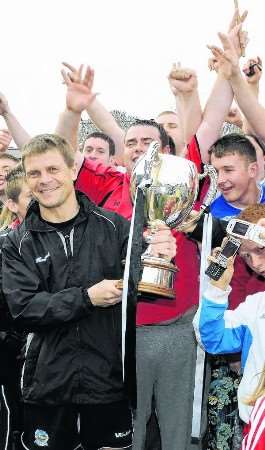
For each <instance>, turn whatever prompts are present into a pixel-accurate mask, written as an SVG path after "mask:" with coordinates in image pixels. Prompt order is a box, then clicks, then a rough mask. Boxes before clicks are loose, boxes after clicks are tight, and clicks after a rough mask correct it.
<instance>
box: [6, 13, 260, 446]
mask: <svg viewBox="0 0 265 450" xmlns="http://www.w3.org/2000/svg"><path fill="white" fill-rule="evenodd" d="M246 17H247V13H243V14H242V15H240V12H239V10H238V9H236V10H235V12H234V15H233V18H232V21H231V24H230V26H229V27H228V31H227V34H223V33H219V38H220V42H221V46H220V48H219V47H216V46H209V51H210V53H211V57H210V59H209V68H210V70H213V71H215V72H216V80H215V83H214V86H213V88H212V91H211V93H210V95H209V98H208V100H207V102H206V106H205V108H204V110H202V108H201V104H200V98H199V93H198V82H197V75H196V73H195V71H194V70H192V69H188V68H183V67H181V66H180V65H179V64H178V65H173V67H172V69H171V70H170V73H169V76H168V81H169V86H170V89H171V92H172V95H173V96H174V98H175V100H176V110H174V111H171V110H168V111H162V112H161V113H160V114H159V115H158V117H156V119H155V120H154V119H146V118H145V119H136V120H135V122H133V123H132V124H131V125H130V126H129V127H128V128H127V129H122V128H121V127H120V126H119V125H118V123H117V122H116V121H115V119H114V117H113V116H112V115H111V114H110V112H109V111H108V110H107V109H106V108H105V107H104V105H102V104H101V103H100V102H99V100H98V98H97V96H96V94H95V93H94V91H93V81H94V71H93V70H92V69H91V68H90V67H87V68H84V67H83V65H81V66H80V67H79V68H75V67H73V66H72V65H70V64H68V63H63V69H62V72H61V73H62V77H63V81H64V83H65V86H66V107H65V110H64V111H63V112H62V113H61V114H60V116H59V118H58V123H57V124H56V127H55V129H54V130H52V131H53V132H52V133H47V134H40V135H37V136H35V137H32V136H30V135H29V134H28V132H27V131H26V130H25V129H24V127H23V125H22V123H21V122H20V121H19V119H18V118H17V117H16V116H15V115H14V113H13V112H12V110H11V108H10V106H9V103H8V100H7V99H6V98H5V96H4V95H3V94H0V115H1V116H2V117H3V120H4V121H5V124H6V127H7V128H6V129H3V130H1V131H0V195H1V198H0V200H1V214H0V246H1V294H0V352H1V367H0V385H1V392H0V448H1V449H3V450H21V449H30V450H33V449H35V450H36V449H37V448H39V447H47V448H48V449H51V450H74V449H78V448H80V449H84V450H97V449H109V450H110V449H112V450H118V449H125V448H132V449H133V450H143V449H145V450H158V449H159V450H240V449H242V450H246V449H249V450H264V449H265V326H264V323H263V322H264V319H265V297H264V277H265V245H264V246H262V245H258V244H257V243H255V242H253V241H251V240H242V244H241V246H240V249H239V252H238V255H237V256H236V257H233V258H230V259H229V260H228V265H227V268H226V269H225V270H224V273H223V275H222V276H221V277H220V279H219V280H210V279H208V280H207V283H206V288H205V289H203V290H202V289H200V288H201V286H200V284H201V283H200V282H201V281H202V280H201V278H200V260H201V241H202V229H203V227H202V222H203V218H200V219H198V221H197V223H195V224H192V225H189V226H187V227H186V229H182V231H181V232H180V231H178V230H176V229H172V230H171V229H170V228H169V227H167V226H166V225H165V224H163V223H161V224H160V225H158V226H157V228H156V230H152V231H151V230H149V229H146V230H145V231H144V233H143V238H142V241H141V239H140V243H139V244H140V249H141V252H142V253H144V252H145V251H146V248H147V245H149V247H148V252H149V254H150V255H152V256H154V257H160V256H161V255H163V257H165V258H167V259H168V260H172V261H173V262H174V264H175V266H176V267H177V268H178V271H177V275H176V276H175V279H174V289H175V292H176V298H174V299H173V300H172V299H170V300H169V299H166V298H164V297H163V298H159V296H157V297H156V298H155V299H153V300H152V301H150V299H149V298H145V295H144V293H142V294H141V295H139V296H138V298H137V307H136V318H135V327H136V355H135V360H136V375H137V406H136V407H134V405H133V404H132V402H131V399H130V396H129V395H128V390H127V389H126V386H125V385H124V380H123V362H122V287H121V283H120V280H121V279H122V277H123V269H124V267H123V264H122V261H123V260H124V259H125V258H126V252H127V246H128V239H129V230H130V220H131V218H132V214H133V201H132V198H131V193H130V178H131V174H132V172H133V169H134V167H135V164H136V162H137V161H138V160H139V158H140V157H142V156H143V155H144V154H145V153H146V151H147V149H148V148H149V146H150V144H151V143H152V142H154V141H156V142H158V144H159V147H160V152H161V153H163V154H168V153H169V154H172V155H176V156H178V157H180V158H186V159H187V160H190V161H192V162H193V163H194V165H195V167H196V169H197V171H198V172H199V173H200V172H202V171H203V166H204V165H205V164H211V165H212V166H213V167H214V168H215V170H216V176H217V187H218V192H217V195H216V197H215V199H214V200H213V201H212V203H211V205H210V207H209V208H208V210H207V214H208V215H210V216H212V238H211V241H212V248H213V249H215V250H213V255H212V257H210V260H211V261H216V257H217V254H218V251H219V250H218V249H219V248H220V246H221V244H222V241H223V239H224V238H225V237H226V225H227V223H228V222H229V221H230V219H232V218H235V217H238V218H239V219H241V220H243V221H246V222H248V223H251V224H257V225H259V226H261V227H265V183H264V180H265V128H264V123H265V108H264V107H263V106H262V105H261V104H260V103H259V83H260V79H261V77H262V61H261V59H260V58H259V57H255V58H250V59H249V60H248V61H247V63H245V65H244V67H243V70H241V68H240V60H241V56H242V55H243V54H244V53H245V50H246V47H247V42H248V36H247V33H246V32H245V31H243V29H242V28H243V26H244V22H245V19H246ZM233 101H234V102H235V103H233ZM81 114H88V116H89V118H90V120H91V121H92V122H93V123H94V124H95V127H96V131H95V132H93V133H90V134H89V135H88V136H87V137H86V140H85V142H84V143H83V145H82V147H80V144H79V139H78V131H79V124H80V120H81ZM227 124H230V126H228V127H227ZM12 139H13V141H14V142H15V143H16V145H17V148H18V152H17V153H18V154H17V155H16V156H14V154H13V152H12V151H10V150H9V147H10V144H11V141H12ZM207 188H208V186H207V181H203V182H202V183H201V185H200V191H199V195H198V199H197V202H196V206H195V209H196V208H197V206H198V207H199V206H200V204H201V203H202V201H203V197H204V195H205V192H206V191H207ZM192 214H193V215H192V217H194V215H195V216H196V214H197V212H196V211H195V210H194V211H193V213H192ZM264 242H265V241H264ZM138 263H139V264H140V260H139V261H138ZM133 283H134V284H137V280H135V279H134V280H133ZM203 287H205V283H204V285H203ZM134 289H135V290H136V289H137V287H136V286H134ZM198 345H199V346H200V347H202V348H203V349H204V350H205V363H204V376H203V380H202V381H200V380H198V379H197V367H198ZM198 382H202V383H203V389H202V391H203V392H202V398H201V402H199V416H200V420H199V422H200V433H199V434H197V435H196V433H194V429H193V423H194V414H198V408H197V409H196V408H195V402H196V398H195V397H196V396H194V388H195V386H196V384H198ZM197 406H198V405H197ZM194 411H197V412H196V413H195V412H194Z"/></svg>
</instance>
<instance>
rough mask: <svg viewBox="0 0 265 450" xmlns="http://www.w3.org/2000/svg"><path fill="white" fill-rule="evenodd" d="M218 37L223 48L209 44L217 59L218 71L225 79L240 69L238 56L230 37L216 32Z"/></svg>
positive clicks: (238, 26)
mask: <svg viewBox="0 0 265 450" xmlns="http://www.w3.org/2000/svg"><path fill="white" fill-rule="evenodd" d="M241 26H242V25H241V24H240V25H237V26H236V31H237V32H239V30H240V28H241ZM218 36H219V39H220V41H221V43H222V45H223V49H221V48H220V47H217V46H215V45H211V46H210V45H209V46H208V48H209V49H210V50H211V52H212V54H213V57H214V58H215V59H216V61H217V65H218V72H220V73H222V75H223V76H224V78H226V79H227V80H229V79H231V77H232V76H233V75H235V73H237V72H238V71H240V68H239V56H238V53H237V51H236V49H235V47H234V45H233V42H232V40H231V38H229V36H228V35H226V34H223V33H218Z"/></svg>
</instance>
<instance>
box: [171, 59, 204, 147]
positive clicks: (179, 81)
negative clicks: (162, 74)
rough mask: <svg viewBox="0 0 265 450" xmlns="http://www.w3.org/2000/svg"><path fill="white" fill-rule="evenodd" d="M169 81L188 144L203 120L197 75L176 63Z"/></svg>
mask: <svg viewBox="0 0 265 450" xmlns="http://www.w3.org/2000/svg"><path fill="white" fill-rule="evenodd" d="M168 81H169V85H170V89H171V91H172V93H173V95H174V96H175V99H176V109H177V111H178V115H179V118H180V126H181V127H182V129H183V142H185V143H186V144H188V143H189V142H190V141H191V139H192V137H193V136H194V134H195V133H196V131H197V129H198V127H199V125H200V123H201V121H202V109H201V104H200V98H199V93H198V81H197V75H196V73H195V72H194V71H193V70H191V69H188V68H183V67H181V66H180V64H178V65H175V64H174V65H173V67H172V69H171V71H170V73H169V76H168Z"/></svg>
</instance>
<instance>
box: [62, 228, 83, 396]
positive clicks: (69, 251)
mask: <svg viewBox="0 0 265 450" xmlns="http://www.w3.org/2000/svg"><path fill="white" fill-rule="evenodd" d="M64 239H65V247H66V248H65V250H66V256H67V259H68V260H69V261H70V260H71V259H72V257H73V248H72V245H73V243H72V245H71V239H73V230H72V231H71V233H70V235H68V234H66V235H64ZM76 334H77V341H78V343H79V346H80V347H81V338H80V332H79V325H78V324H77V325H76ZM80 374H81V366H80V367H79V377H78V388H79V387H80V385H81V382H80ZM77 390H79V389H77Z"/></svg>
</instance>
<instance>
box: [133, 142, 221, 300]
mask: <svg viewBox="0 0 265 450" xmlns="http://www.w3.org/2000/svg"><path fill="white" fill-rule="evenodd" d="M206 176H209V178H210V187H209V190H208V193H207V195H206V197H205V199H204V201H203V204H202V205H201V208H200V213H199V215H197V216H196V218H195V219H191V220H190V221H188V222H187V221H186V219H187V218H188V216H189V214H190V212H191V210H192V208H193V205H194V203H195V201H196V199H197V195H198V191H199V180H200V179H202V178H205V177H206ZM130 189H131V196H132V199H133V200H134V198H135V194H136V191H137V189H141V190H142V191H143V193H144V199H145V200H144V215H145V220H146V222H147V225H148V227H150V229H151V232H152V231H153V232H154V231H155V230H156V227H157V225H158V224H159V223H161V222H163V223H165V224H166V225H167V226H169V227H170V228H172V229H176V230H178V231H181V229H182V228H183V227H187V226H188V225H191V224H192V223H194V222H196V221H198V220H199V218H200V216H201V215H202V214H203V212H204V211H205V209H206V208H207V206H208V205H209V204H210V203H211V201H212V200H213V198H214V197H215V194H216V189H217V175H216V172H215V169H214V168H213V167H212V166H210V165H206V166H205V171H204V173H203V174H198V172H197V169H196V166H195V164H194V163H193V162H192V161H189V160H187V159H184V158H181V157H178V156H174V155H169V154H162V153H159V144H158V142H152V143H151V144H150V146H149V148H148V150H147V152H146V153H145V155H143V157H142V158H140V159H139V160H138V161H137V163H136V165H135V167H134V169H133V172H132V175H131V186H130ZM142 266H143V272H142V278H141V281H140V283H139V285H138V292H141V293H147V297H150V298H155V297H158V296H162V297H167V298H175V295H176V293H175V291H174V288H173V285H174V276H175V273H176V272H177V271H178V269H177V268H176V266H175V265H174V264H172V263H171V262H170V261H168V260H167V259H166V258H164V257H163V255H160V257H154V256H152V255H151V252H150V246H149V247H148V248H147V250H146V251H145V253H144V254H143V255H142ZM176 276H178V275H176Z"/></svg>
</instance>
